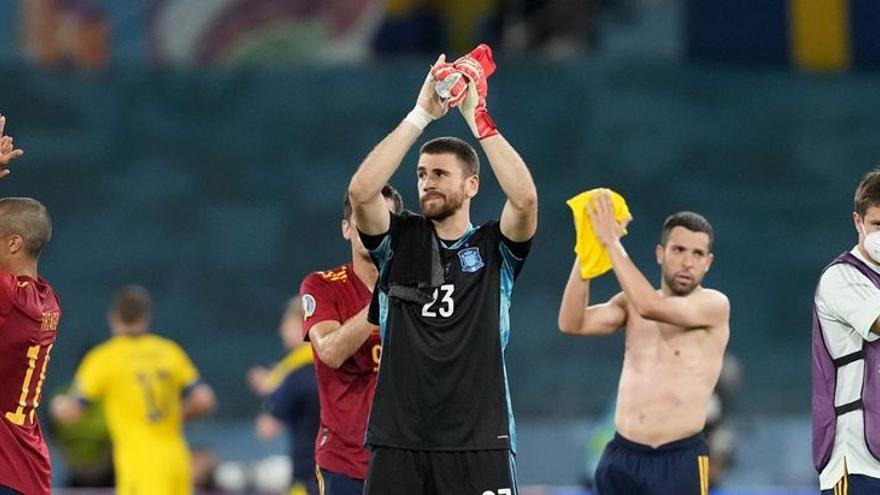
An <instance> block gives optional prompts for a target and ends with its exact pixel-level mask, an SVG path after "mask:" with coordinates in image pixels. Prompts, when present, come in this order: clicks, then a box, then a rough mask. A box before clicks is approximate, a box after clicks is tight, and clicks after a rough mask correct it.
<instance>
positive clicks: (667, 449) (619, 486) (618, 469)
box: [595, 433, 709, 495]
mask: <svg viewBox="0 0 880 495" xmlns="http://www.w3.org/2000/svg"><path fill="white" fill-rule="evenodd" d="M595 481H596V495H707V494H708V493H709V444H708V443H707V442H706V437H705V435H703V434H702V433H698V434H696V435H694V436H691V437H688V438H684V439H682V440H676V441H675V442H670V443H667V444H664V445H661V446H659V447H657V448H656V449H655V448H653V447H651V446H649V445H643V444H640V443H636V442H632V441H630V440H627V439H625V438H623V437H622V436H620V435H619V434H617V433H615V434H614V438H613V439H612V440H611V441H610V442H609V443H608V445H607V446H606V447H605V452H603V453H602V459H600V460H599V466H598V467H597V468H596V480H595Z"/></svg>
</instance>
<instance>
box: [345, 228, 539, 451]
mask: <svg viewBox="0 0 880 495" xmlns="http://www.w3.org/2000/svg"><path fill="white" fill-rule="evenodd" d="M426 225H428V226H429V227H430V228H431V229H432V231H433V225H432V224H431V221H430V220H428V219H426V218H425V217H423V216H421V215H415V214H404V215H402V216H397V215H392V220H391V228H390V229H389V231H388V233H386V234H384V235H381V236H362V237H363V239H364V243H365V245H366V247H367V248H368V249H370V251H371V254H372V257H373V260H374V261H375V263H376V265H377V266H378V268H379V271H380V274H381V273H385V271H386V270H388V269H389V267H390V266H391V264H392V263H395V261H396V260H398V259H400V258H403V257H406V258H407V259H412V257H408V256H401V254H400V253H397V252H396V248H397V243H396V241H398V240H399V239H400V237H401V236H402V235H406V232H408V231H409V232H410V233H412V231H413V230H419V229H424V228H425V226H426ZM529 247H530V241H527V242H525V243H514V242H512V241H510V240H508V239H506V238H505V237H504V236H503V235H502V234H501V230H500V227H499V223H498V221H491V222H488V223H485V224H483V225H481V226H479V227H476V228H474V227H470V228H469V229H468V231H467V233H465V235H464V236H462V237H461V238H460V239H458V240H457V241H454V242H448V241H446V242H444V241H442V240H440V259H441V262H442V264H443V268H444V281H443V284H442V285H441V286H440V287H439V288H437V289H436V290H435V291H434V293H433V300H432V301H431V302H429V303H427V304H419V303H413V302H406V301H403V300H400V299H397V298H394V297H389V296H388V295H387V294H386V293H384V292H381V291H379V292H378V293H377V294H375V295H374V296H375V297H374V298H373V307H372V308H371V314H372V318H371V319H373V320H374V322H375V323H377V324H379V326H380V331H381V337H382V358H381V364H380V367H379V377H378V381H377V384H376V393H375V397H374V399H373V406H372V409H371V412H370V421H369V425H368V428H367V434H366V443H367V445H370V446H381V447H394V448H404V449H415V450H444V451H456V450H484V449H486V450H489V449H511V450H513V451H515V449H516V435H515V428H514V419H513V410H512V408H511V402H510V389H509V386H508V381H507V370H506V367H505V362H504V350H505V349H506V347H507V343H508V339H509V336H510V320H509V317H508V310H509V307H510V297H511V292H512V290H513V283H514V280H515V279H516V277H517V274H518V273H519V271H520V268H521V267H522V264H523V261H524V259H525V257H526V256H527V254H528V250H529ZM418 257H419V258H424V259H426V260H430V259H431V257H430V253H425V254H424V256H421V255H419V256H418Z"/></svg>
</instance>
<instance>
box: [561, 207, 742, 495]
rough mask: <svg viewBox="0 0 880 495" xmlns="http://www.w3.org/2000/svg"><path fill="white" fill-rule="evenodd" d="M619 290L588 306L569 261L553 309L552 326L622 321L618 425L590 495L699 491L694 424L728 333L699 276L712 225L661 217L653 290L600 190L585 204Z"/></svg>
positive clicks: (702, 481) (689, 216)
mask: <svg viewBox="0 0 880 495" xmlns="http://www.w3.org/2000/svg"><path fill="white" fill-rule="evenodd" d="M587 213H588V214H589V216H590V219H591V221H592V225H593V230H594V232H595V233H596V236H597V238H598V239H599V242H600V243H602V245H603V246H604V247H605V248H606V249H607V250H608V252H609V254H610V255H611V262H612V265H613V268H614V275H615V276H616V277H617V280H618V282H619V283H620V286H621V288H622V289H623V292H620V293H618V294H617V295H615V296H614V297H612V298H611V299H610V300H609V301H608V302H606V303H603V304H594V305H588V302H589V292H590V282H589V280H583V279H582V278H581V276H580V269H579V266H578V264H577V262H575V265H574V267H573V268H572V271H571V275H570V276H569V279H568V283H567V284H566V286H565V293H564V294H563V296H562V303H561V305H560V308H559V329H560V330H561V331H562V332H563V333H566V334H571V335H607V334H610V333H612V332H614V331H616V330H617V329H618V328H621V327H625V328H626V352H625V355H624V360H623V370H622V372H621V375H620V384H619V387H618V395H617V397H618V398H617V408H616V412H615V425H616V427H617V433H616V434H615V437H614V439H613V440H612V441H611V442H610V443H609V444H608V446H607V447H606V448H605V452H604V453H603V455H602V460H601V461H600V462H599V466H598V467H597V469H596V477H595V480H596V490H597V494H598V495H624V494H625V495H697V494H699V495H705V494H707V493H708V479H709V476H708V474H709V473H708V470H709V458H708V453H709V449H708V445H707V444H706V439H705V438H704V436H703V434H702V433H701V432H702V430H703V426H704V425H705V422H706V411H707V408H708V405H709V398H710V397H711V395H712V390H713V389H714V388H715V384H716V382H717V381H718V376H719V373H720V371H721V362H722V358H723V356H724V348H725V347H726V346H727V341H728V337H729V333H730V330H729V325H728V319H729V315H730V303H729V302H728V300H727V297H726V296H725V295H724V294H722V293H721V292H718V291H716V290H713V289H706V288H703V287H702V286H701V285H700V283H701V282H702V280H703V276H704V275H705V274H706V271H708V269H709V266H710V265H711V264H712V260H713V255H712V253H711V251H712V240H713V232H712V226H711V225H710V224H709V222H708V221H706V219H705V218H703V217H702V216H700V215H698V214H696V213H691V212H680V213H676V214H674V215H672V216H670V217H669V218H667V219H666V222H665V223H664V224H663V231H662V235H661V238H660V244H659V245H658V246H657V247H656V256H657V263H658V264H659V265H660V268H661V272H662V275H663V277H662V280H661V285H660V290H655V289H654V287H653V286H652V285H651V283H650V282H649V281H648V280H647V279H646V278H645V277H644V275H642V273H641V272H640V271H639V269H638V268H637V267H636V266H635V265H634V264H633V262H632V260H630V258H629V256H628V255H627V253H626V250H624V248H623V245H622V244H621V243H620V237H621V235H622V234H623V226H622V225H620V224H619V223H618V222H617V221H616V220H615V219H614V210H613V206H612V203H611V197H610V195H609V194H608V193H607V192H605V193H601V194H599V195H598V196H597V198H596V199H595V200H594V202H593V203H592V204H588V205H587Z"/></svg>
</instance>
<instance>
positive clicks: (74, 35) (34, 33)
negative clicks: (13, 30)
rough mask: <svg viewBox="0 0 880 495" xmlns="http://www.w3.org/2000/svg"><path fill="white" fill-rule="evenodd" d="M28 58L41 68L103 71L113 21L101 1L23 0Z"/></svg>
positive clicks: (24, 39)
mask: <svg viewBox="0 0 880 495" xmlns="http://www.w3.org/2000/svg"><path fill="white" fill-rule="evenodd" d="M19 5H20V9H21V10H20V15H21V26H22V45H23V47H24V54H25V57H26V58H27V59H29V60H31V61H33V62H35V63H37V64H38V65H41V66H44V67H49V68H56V67H65V66H72V67H78V68H86V69H99V68H102V67H104V66H105V65H106V64H107V60H108V58H107V57H108V52H109V49H108V46H107V44H108V39H109V35H110V26H109V24H110V21H109V19H108V16H107V12H106V10H105V8H104V6H102V5H101V2H100V1H99V0H20V1H19Z"/></svg>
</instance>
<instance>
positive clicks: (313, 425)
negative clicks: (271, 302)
mask: <svg viewBox="0 0 880 495" xmlns="http://www.w3.org/2000/svg"><path fill="white" fill-rule="evenodd" d="M302 321H303V312H302V305H301V304H300V299H299V297H294V298H292V299H291V300H290V301H289V302H288V305H287V309H286V310H285V312H284V316H283V317H282V319H281V325H280V327H279V329H278V332H279V334H280V335H281V340H282V341H283V342H284V347H285V348H287V349H289V350H290V352H289V353H288V355H287V356H286V357H285V358H284V359H282V360H281V361H279V362H278V364H276V365H275V367H274V368H272V370H271V371H270V370H267V369H266V368H263V367H254V368H251V370H250V371H249V372H248V377H247V378H248V383H249V384H250V386H251V389H252V390H253V391H254V393H255V394H257V395H258V396H260V397H264V398H265V399H266V402H265V411H264V412H262V413H261V414H260V415H259V416H257V419H256V425H255V428H256V433H257V436H259V437H260V438H262V439H264V440H268V439H271V438H274V437H276V436H277V435H278V434H279V433H281V430H282V425H284V426H286V427H287V430H288V434H289V435H290V460H291V462H292V464H293V467H292V473H293V482H292V485H293V486H292V487H291V490H290V493H291V494H297V495H299V494H303V495H305V494H309V495H312V494H316V493H317V485H316V483H317V482H316V479H315V438H316V437H317V436H318V427H319V424H320V414H321V405H320V402H319V399H318V382H317V378H316V377H315V367H314V366H313V365H312V346H311V345H310V344H309V343H308V342H304V341H303V328H302Z"/></svg>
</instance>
